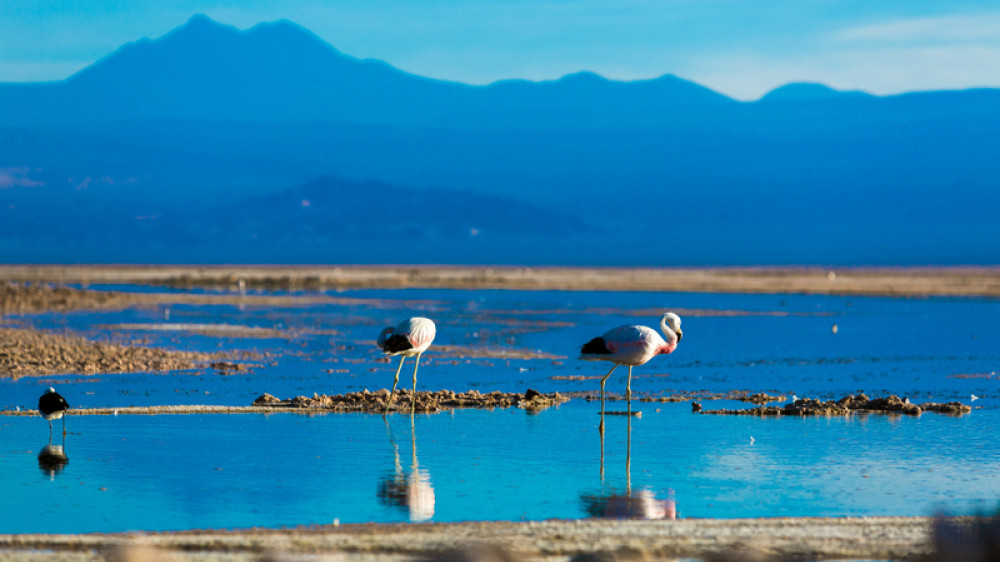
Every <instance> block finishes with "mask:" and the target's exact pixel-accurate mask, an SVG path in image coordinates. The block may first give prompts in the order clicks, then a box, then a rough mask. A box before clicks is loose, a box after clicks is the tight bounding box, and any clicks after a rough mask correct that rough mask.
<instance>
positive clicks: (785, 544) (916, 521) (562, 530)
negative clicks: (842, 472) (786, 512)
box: [0, 517, 932, 562]
mask: <svg viewBox="0 0 1000 562" xmlns="http://www.w3.org/2000/svg"><path fill="white" fill-rule="evenodd" d="M931 523H932V520H931V519H929V518H926V517H861V518H854V517H844V518H840V517H834V518H822V517H817V518H798V517H797V518H765V519H678V520H673V521H618V520H596V519H588V520H550V521H538V522H468V523H431V524H391V525H389V524H357V525H339V526H334V525H328V526H321V527H309V528H299V529H279V530H263V529H251V530H236V531H211V530H197V531H182V532H173V533H122V534H82V535H0V559H2V557H3V556H4V555H5V554H7V555H21V556H19V557H30V555H31V553H32V552H34V553H36V554H35V557H38V558H42V557H45V556H46V555H48V556H51V555H52V554H54V553H58V554H60V555H63V556H65V557H67V558H66V559H73V560H87V559H95V558H96V559H103V557H102V556H101V553H102V552H106V551H107V549H109V548H112V547H115V546H118V545H127V544H141V545H145V546H147V547H153V548H159V549H166V550H168V551H170V552H173V553H177V554H178V555H180V553H181V552H183V558H197V559H206V558H207V559H227V560H244V559H257V556H258V555H259V553H262V552H265V553H280V554H281V555H284V556H289V558H285V559H299V558H296V557H300V556H304V555H319V554H322V555H324V556H331V557H334V559H350V560H385V561H389V560H417V559H424V560H427V559H431V560H434V559H436V560H462V558H455V557H451V558H448V557H447V554H448V553H449V552H453V551H454V550H456V549H470V548H473V547H475V546H476V545H503V547H504V549H505V551H507V552H509V553H511V554H513V555H514V556H515V559H521V560H524V559H529V558H533V559H546V560H567V559H569V558H571V557H573V556H579V555H585V554H593V553H599V554H605V555H610V556H609V557H607V558H604V559H605V560H650V559H665V558H688V557H694V558H703V557H705V556H707V555H711V554H717V553H722V552H727V551H729V552H732V551H737V552H742V553H745V554H751V553H752V554H758V555H763V556H765V557H764V558H756V559H757V560H778V559H779V558H784V559H786V560H795V559H806V560H817V559H849V560H857V559H865V560H901V559H914V558H917V557H922V556H926V555H927V554H929V553H930V551H931V548H932V547H931V541H930V533H931V531H930V530H931ZM40 551H45V552H40ZM467 552H468V550H467ZM279 559H280V558H279ZM466 559H470V558H466ZM471 559H472V560H475V559H476V558H475V557H471ZM478 559H479V560H482V561H483V562H486V560H494V561H496V560H499V559H498V558H496V557H493V558H487V557H482V556H481V557H479V558H478ZM735 559H741V560H746V559H751V558H749V556H743V557H739V558H735Z"/></svg>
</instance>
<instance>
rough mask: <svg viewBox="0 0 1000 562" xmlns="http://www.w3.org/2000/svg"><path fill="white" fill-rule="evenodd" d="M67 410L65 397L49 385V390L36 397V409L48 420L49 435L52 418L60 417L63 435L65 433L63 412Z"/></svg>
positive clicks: (50, 433)
mask: <svg viewBox="0 0 1000 562" xmlns="http://www.w3.org/2000/svg"><path fill="white" fill-rule="evenodd" d="M66 410H69V404H67V403H66V399H65V398H63V397H62V396H61V395H60V394H59V393H58V392H56V389H54V388H52V387H51V386H50V387H49V390H48V391H47V392H46V393H45V394H43V395H42V396H41V398H39V399H38V411H39V412H41V414H42V417H43V418H45V420H46V421H47V422H49V435H52V420H57V419H59V418H62V421H63V435H66V418H63V414H65V413H66Z"/></svg>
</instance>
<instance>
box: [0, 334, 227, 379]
mask: <svg viewBox="0 0 1000 562" xmlns="http://www.w3.org/2000/svg"><path fill="white" fill-rule="evenodd" d="M220 356H225V355H220V354H209V353H194V352H189V351H170V350H164V349H153V348H148V347H139V346H124V345H118V344H112V343H101V342H93V341H89V340H86V339H83V338H79V337H75V336H65V335H58V334H50V333H46V332H39V331H36V330H25V329H17V330H15V329H10V328H0V377H9V378H15V379H16V378H20V377H25V376H42V375H54V374H82V375H92V374H95V373H133V372H141V371H176V370H182V369H195V368H199V367H205V366H206V364H207V363H208V362H209V361H212V360H213V359H215V358H218V357H220Z"/></svg>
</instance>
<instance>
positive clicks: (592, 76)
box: [556, 70, 609, 83]
mask: <svg viewBox="0 0 1000 562" xmlns="http://www.w3.org/2000/svg"><path fill="white" fill-rule="evenodd" d="M556 82H578V83H579V82H584V83H586V82H591V83H593V82H609V80H608V79H607V78H605V77H603V76H601V75H600V74H597V73H596V72H590V71H589V70H581V71H579V72H574V73H572V74H567V75H565V76H563V77H562V78H559V79H558V80H556Z"/></svg>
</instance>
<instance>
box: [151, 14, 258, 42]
mask: <svg viewBox="0 0 1000 562" xmlns="http://www.w3.org/2000/svg"><path fill="white" fill-rule="evenodd" d="M239 33H240V30H239V29H237V28H236V27H235V26H232V25H227V24H224V23H219V22H217V21H215V20H213V19H212V18H210V17H208V16H206V15H205V14H195V15H193V16H191V17H190V18H189V19H188V20H187V22H185V23H184V25H182V26H180V27H177V28H174V29H173V30H171V31H169V32H168V33H167V34H166V35H164V36H163V37H161V38H160V39H158V41H163V40H165V39H169V38H176V37H183V38H185V39H191V38H198V39H204V38H213V37H233V36H235V35H238V34H239Z"/></svg>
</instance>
